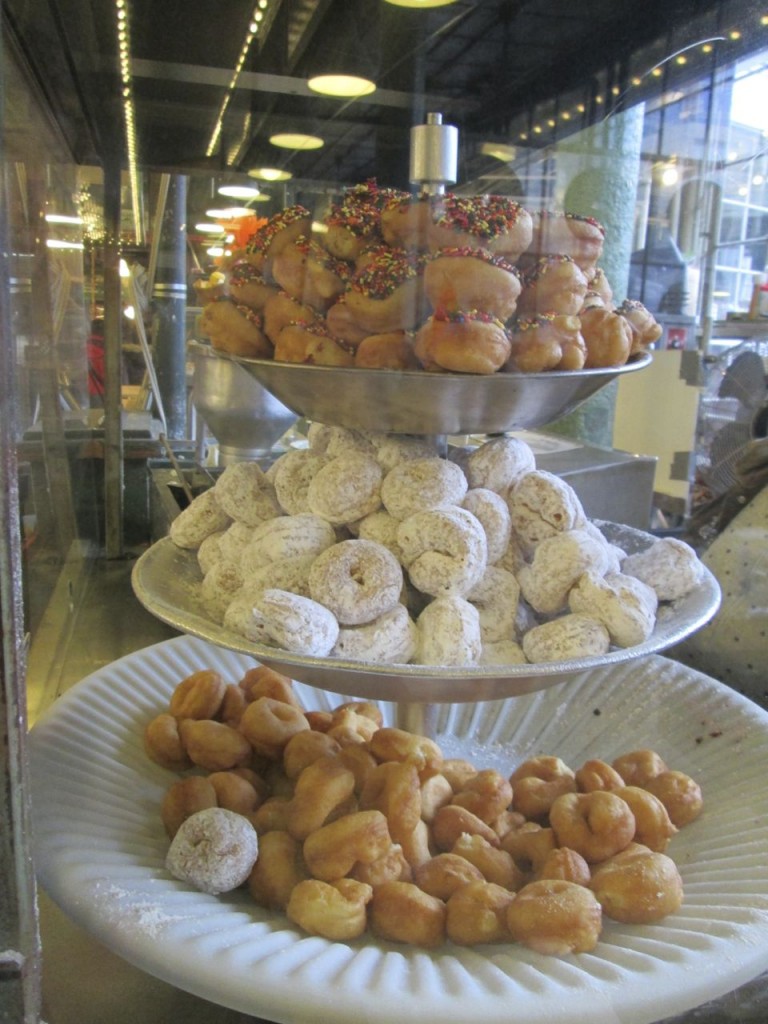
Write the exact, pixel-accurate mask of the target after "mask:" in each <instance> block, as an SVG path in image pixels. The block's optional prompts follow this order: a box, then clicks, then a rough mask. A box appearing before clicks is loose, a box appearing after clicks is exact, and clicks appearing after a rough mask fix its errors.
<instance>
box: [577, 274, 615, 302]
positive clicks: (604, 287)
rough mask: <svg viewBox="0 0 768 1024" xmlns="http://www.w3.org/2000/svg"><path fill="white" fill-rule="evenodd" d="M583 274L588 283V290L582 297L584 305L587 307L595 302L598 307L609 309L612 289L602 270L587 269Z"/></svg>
mask: <svg viewBox="0 0 768 1024" xmlns="http://www.w3.org/2000/svg"><path fill="white" fill-rule="evenodd" d="M585 273H586V275H587V280H588V282H589V288H588V290H587V294H586V295H585V296H584V305H585V306H587V305H590V304H592V303H595V302H596V303H597V304H598V305H602V306H606V307H607V308H610V307H611V306H612V304H613V288H611V285H610V282H609V281H608V278H607V277H606V276H605V271H604V270H603V268H602V267H594V268H593V269H591V270H590V269H589V268H587V270H586V271H585Z"/></svg>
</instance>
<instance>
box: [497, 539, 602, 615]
mask: <svg viewBox="0 0 768 1024" xmlns="http://www.w3.org/2000/svg"><path fill="white" fill-rule="evenodd" d="M609 567H610V562H609V553H608V550H607V548H606V546H605V544H602V543H600V542H599V541H597V540H596V539H595V538H594V537H593V536H592V534H590V533H588V532H587V531H586V530H578V529H577V530H564V531H563V532H562V533H556V534H554V535H553V536H551V537H545V539H544V540H542V541H540V542H539V543H538V544H537V545H536V549H535V551H534V553H533V559H532V561H531V562H530V563H529V564H528V565H523V566H521V567H520V568H519V569H518V571H517V581H518V583H519V584H520V593H521V594H522V596H523V598H524V599H525V600H526V601H527V603H528V604H529V605H530V607H531V608H533V610H534V611H535V612H537V613H538V614H539V615H558V614H559V613H560V612H563V611H565V610H566V609H567V608H568V602H569V597H570V593H571V590H572V589H573V588H574V587H575V586H576V584H577V583H578V582H579V581H580V580H582V579H583V577H584V575H585V574H586V573H587V572H589V571H591V573H592V575H593V576H594V578H595V579H598V580H599V579H601V577H602V576H603V575H604V574H605V573H606V572H607V570H608V568H609ZM571 610H572V611H575V612H576V611H578V612H580V613H582V614H584V615H588V616H590V617H591V618H593V619H595V620H597V621H598V622H601V623H603V624H604V625H606V629H607V624H605V623H604V622H603V619H602V618H601V617H600V616H599V615H597V614H594V613H593V611H592V610H590V609H589V608H586V607H585V608H573V609H571Z"/></svg>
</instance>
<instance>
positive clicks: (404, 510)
mask: <svg viewBox="0 0 768 1024" xmlns="http://www.w3.org/2000/svg"><path fill="white" fill-rule="evenodd" d="M170 539H171V540H172V542H173V543H174V544H176V545H178V546H179V547H180V548H184V549H186V550H190V551H195V552H196V554H197V559H198V563H199V566H200V571H201V583H200V599H201V602H202V605H203V607H204V608H205V610H206V612H207V614H208V615H209V616H210V617H211V619H212V620H214V621H216V622H218V623H219V624H223V625H224V626H225V628H227V629H228V630H231V631H232V632H233V633H236V634H238V635H240V636H243V637H246V638H247V639H249V640H251V641H252V642H255V643H260V644H267V645H271V646H275V647H278V648H281V649H283V650H286V651H288V652H291V653H293V654H299V655H308V656H312V657H331V658H341V659H349V660H354V661H358V660H359V661H368V662H374V663H399V664H407V663H415V664H423V665H443V666H464V665H466V666H471V665H478V664H486V665H487V664H494V665H510V664H520V663H525V662H534V663H535V662H546V661H557V660H564V659H572V658H580V657H587V656H599V655H601V654H604V653H606V652H607V651H608V650H609V649H610V648H611V647H612V646H615V647H632V646H635V645H637V644H639V643H642V642H643V641H644V640H646V639H647V638H648V637H649V636H650V634H651V633H652V631H653V629H654V625H655V622H656V614H657V609H658V606H659V603H660V602H665V601H671V600H676V599H678V598H680V597H682V596H684V594H686V593H688V592H689V591H690V590H692V589H694V588H695V587H696V586H697V585H698V584H699V582H700V581H701V579H702V577H703V574H704V569H703V566H702V564H701V563H700V561H699V559H698V557H697V555H696V553H695V552H694V550H693V549H692V548H690V547H689V546H688V545H686V544H685V543H683V542H682V541H679V540H677V539H674V538H664V539H659V540H656V541H654V542H653V543H652V544H651V546H650V547H649V548H648V549H647V550H645V551H643V552H641V553H639V554H631V555H627V554H626V553H625V552H624V551H623V550H621V549H619V548H617V547H616V546H615V545H612V544H610V543H609V542H608V541H607V540H606V539H605V538H604V536H603V534H602V533H601V532H600V530H599V529H597V527H596V526H594V524H592V523H591V522H590V521H589V520H588V519H587V517H586V516H585V514H584V510H583V508H582V505H581V502H580V501H579V498H578V496H577V494H576V492H575V491H574V490H573V488H572V487H571V486H570V485H569V484H568V483H566V482H565V481H564V480H562V479H561V478H560V477H557V476H555V475H553V474H551V473H548V472H546V471H545V470H541V469H538V468H537V467H536V459H535V456H534V453H533V451H532V449H531V448H530V447H529V446H528V445H527V444H526V443H525V442H524V441H522V440H520V439H518V438H513V437H506V436H503V437H495V438H493V439H491V440H488V441H486V442H485V443H484V444H482V445H480V446H479V447H477V448H474V449H456V450H455V451H453V452H451V453H450V457H449V458H443V457H441V456H439V455H438V454H437V452H436V451H434V450H432V449H431V448H430V447H429V445H428V443H427V442H426V441H425V440H424V439H423V438H414V437H406V436H392V435H384V434H362V433H358V432H356V431H352V430H348V429H347V428H344V427H332V426H325V425H322V424H312V425H311V427H310V429H309V433H308V447H307V448H304V449H295V450H292V451H290V452H288V453H286V454H284V455H282V456H280V457H279V458H278V459H277V461H276V462H275V463H274V464H273V465H272V466H271V467H270V468H269V469H268V470H267V471H266V472H265V471H263V470H262V469H261V468H260V466H259V465H258V464H257V463H255V462H240V463H235V464H232V465H230V466H227V467H226V468H225V469H224V470H223V472H222V473H221V475H220V476H219V478H218V479H217V481H216V483H215V485H214V486H213V487H211V488H210V489H209V490H208V491H205V492H204V493H203V494H201V495H199V496H198V497H197V498H195V499H194V501H193V502H192V503H191V504H190V505H189V506H188V507H187V508H186V509H184V510H183V511H182V512H181V513H180V514H179V515H178V516H177V518H176V519H175V520H174V522H173V523H172V525H171V529H170Z"/></svg>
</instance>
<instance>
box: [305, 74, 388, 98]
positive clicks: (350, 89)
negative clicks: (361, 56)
mask: <svg viewBox="0 0 768 1024" xmlns="http://www.w3.org/2000/svg"><path fill="white" fill-rule="evenodd" d="M307 85H308V86H309V88H310V89H311V90H312V92H319V93H322V95H323V96H342V97H345V98H348V99H349V98H353V97H356V96H370V94H371V93H372V92H375V91H376V83H375V82H372V81H371V80H370V79H369V78H360V77H358V76H357V75H314V77H312V78H310V79H309V80H308V81H307Z"/></svg>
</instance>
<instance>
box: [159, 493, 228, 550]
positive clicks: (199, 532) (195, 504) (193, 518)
mask: <svg viewBox="0 0 768 1024" xmlns="http://www.w3.org/2000/svg"><path fill="white" fill-rule="evenodd" d="M231 521H232V520H231V519H230V518H229V516H228V515H227V513H226V512H225V511H224V509H223V508H222V507H221V505H219V502H218V500H217V498H216V493H215V488H213V487H209V488H208V490H207V491H203V493H202V494H198V495H197V496H196V497H195V498H193V499H192V501H191V502H190V503H189V505H187V507H186V508H183V509H182V510H181V512H179V514H178V515H177V516H176V518H175V519H174V520H173V522H172V523H171V525H170V527H169V530H168V536H169V537H170V538H171V540H172V541H173V543H174V544H175V545H176V546H177V547H180V548H187V549H195V548H199V547H200V545H201V544H202V543H203V541H204V540H205V538H206V537H207V536H209V534H211V533H218V532H219V531H220V530H225V529H226V528H227V527H228V526H229V524H230V523H231Z"/></svg>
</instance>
